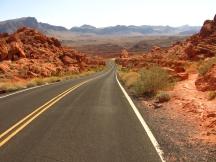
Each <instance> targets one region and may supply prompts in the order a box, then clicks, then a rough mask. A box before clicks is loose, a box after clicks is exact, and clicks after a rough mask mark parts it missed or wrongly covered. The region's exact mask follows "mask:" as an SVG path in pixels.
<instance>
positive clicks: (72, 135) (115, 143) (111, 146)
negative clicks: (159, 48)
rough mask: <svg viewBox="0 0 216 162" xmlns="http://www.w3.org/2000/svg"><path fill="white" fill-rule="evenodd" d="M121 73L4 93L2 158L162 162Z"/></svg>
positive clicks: (11, 161) (18, 161) (14, 161)
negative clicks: (121, 81) (122, 86)
mask: <svg viewBox="0 0 216 162" xmlns="http://www.w3.org/2000/svg"><path fill="white" fill-rule="evenodd" d="M115 73H116V67H115V65H114V64H113V63H112V64H110V65H109V68H108V70H106V71H104V72H100V73H97V74H94V75H92V76H87V77H83V78H80V79H74V80H70V81H64V82H59V83H56V84H52V85H48V86H43V87H39V88H35V89H32V90H28V91H25V92H21V93H18V94H14V95H11V96H8V97H5V98H0V162H160V161H161V160H160V158H159V155H158V154H157V152H156V150H155V148H154V147H153V145H152V143H151V141H150V139H149V137H148V136H147V134H146V132H145V130H144V129H143V127H142V125H141V124H140V121H139V120H138V118H137V117H136V115H135V113H134V111H133V110H132V108H131V107H130V105H129V103H128V101H127V99H126V98H125V96H124V94H123V93H122V91H121V89H120V87H119V85H118V83H117V81H116V77H115ZM29 114H30V115H29Z"/></svg>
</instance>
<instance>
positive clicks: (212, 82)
mask: <svg viewBox="0 0 216 162" xmlns="http://www.w3.org/2000/svg"><path fill="white" fill-rule="evenodd" d="M195 85H196V88H197V89H198V90H200V91H215V90H216V65H214V66H213V67H212V68H211V69H210V70H209V71H208V72H207V73H206V74H205V75H204V76H200V77H199V78H198V79H197V80H196V82H195Z"/></svg>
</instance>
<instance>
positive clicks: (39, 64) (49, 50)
mask: <svg viewBox="0 0 216 162" xmlns="http://www.w3.org/2000/svg"><path fill="white" fill-rule="evenodd" d="M93 59H94V61H91V58H90V57H87V56H86V55H85V54H82V53H80V52H78V51H76V50H74V49H72V48H69V47H62V45H61V43H60V42H59V41H58V40H57V39H55V38H52V37H47V36H45V35H43V34H42V33H40V32H38V31H36V30H34V29H31V28H26V27H23V28H20V29H18V30H17V31H16V32H15V33H13V34H11V35H9V34H2V35H0V79H1V78H5V79H13V78H15V77H16V78H24V79H27V78H32V77H49V76H53V75H63V74H64V73H68V72H70V73H78V72H80V71H85V70H88V69H90V68H92V67H97V66H101V65H102V66H103V65H105V62H104V61H103V60H102V59H99V58H98V59H97V58H93Z"/></svg>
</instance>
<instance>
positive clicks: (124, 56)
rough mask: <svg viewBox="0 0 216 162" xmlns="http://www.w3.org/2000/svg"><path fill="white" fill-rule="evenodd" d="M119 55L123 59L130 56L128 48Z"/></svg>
mask: <svg viewBox="0 0 216 162" xmlns="http://www.w3.org/2000/svg"><path fill="white" fill-rule="evenodd" d="M119 57H120V58H121V59H124V58H128V57H129V54H128V52H127V50H125V49H123V50H122V52H121V54H120V56H119Z"/></svg>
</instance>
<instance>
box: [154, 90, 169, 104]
mask: <svg viewBox="0 0 216 162" xmlns="http://www.w3.org/2000/svg"><path fill="white" fill-rule="evenodd" d="M155 99H156V101H158V102H168V101H169V100H170V95H169V94H168V93H165V92H160V93H158V94H157V95H156V97H155Z"/></svg>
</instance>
